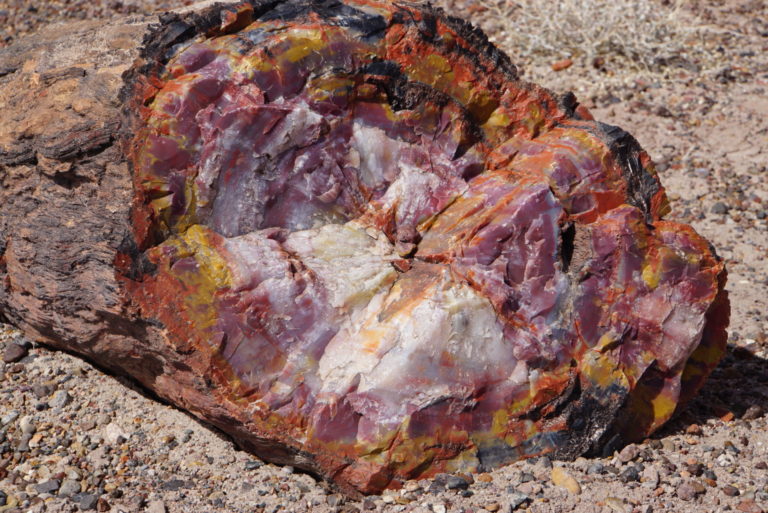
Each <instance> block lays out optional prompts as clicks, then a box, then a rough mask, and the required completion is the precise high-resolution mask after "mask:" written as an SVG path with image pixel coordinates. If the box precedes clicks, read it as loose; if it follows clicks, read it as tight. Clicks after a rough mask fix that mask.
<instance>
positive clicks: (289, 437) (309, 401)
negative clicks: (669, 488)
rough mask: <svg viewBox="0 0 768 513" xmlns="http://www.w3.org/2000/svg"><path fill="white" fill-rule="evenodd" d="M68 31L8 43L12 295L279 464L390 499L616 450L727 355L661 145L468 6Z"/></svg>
mask: <svg viewBox="0 0 768 513" xmlns="http://www.w3.org/2000/svg"><path fill="white" fill-rule="evenodd" d="M56 30H58V31H59V32H53V31H48V32H45V33H43V34H41V35H39V36H37V37H36V38H34V39H28V40H26V41H22V42H20V43H18V44H17V45H15V46H13V47H11V48H10V49H8V50H4V51H3V53H0V69H8V70H12V71H10V72H9V73H8V74H6V75H5V76H3V77H0V107H1V108H2V110H3V112H8V113H11V115H10V121H9V122H8V123H6V124H4V125H3V126H2V127H0V181H2V184H3V188H2V190H0V214H1V215H2V217H0V312H2V314H3V316H4V317H6V318H7V319H8V320H10V321H11V322H13V323H14V324H16V325H18V326H20V327H22V328H23V329H24V330H25V331H26V332H27V334H29V335H30V336H32V337H34V338H37V339H39V340H43V341H46V342H47V343H49V344H51V345H54V346H57V347H64V348H67V349H69V350H72V351H75V352H77V353H79V354H81V355H83V356H85V357H87V358H89V359H91V360H92V361H95V362H97V363H99V364H100V365H102V366H104V367H107V368H109V369H112V370H113V371H116V372H122V373H126V374H129V375H131V376H133V377H134V378H136V379H137V380H139V381H140V382H141V383H142V384H143V385H144V386H146V387H148V388H150V389H152V390H154V391H155V392H156V393H158V394H159V395H160V396H162V397H164V398H166V399H168V400H169V401H171V402H173V403H174V404H177V405H179V406H181V407H183V408H185V409H187V410H189V411H190V412H192V413H194V414H195V415H197V416H199V417H201V418H203V419H205V420H207V421H209V422H211V423H212V424H214V425H216V426H217V427H219V428H221V429H222V430H224V431H225V432H227V433H229V434H231V435H232V436H233V437H234V438H235V439H236V440H237V441H238V442H239V443H240V444H241V445H242V446H244V447H245V448H246V449H248V450H251V451H253V452H254V453H256V454H258V455H259V456H261V457H263V458H265V459H267V460H270V461H273V462H277V463H286V464H291V465H294V466H296V467H298V468H302V469H305V470H308V471H310V472H314V473H316V474H319V475H322V476H324V477H326V478H328V479H331V480H333V481H334V482H336V483H337V484H338V485H339V486H340V487H341V488H342V489H343V490H345V491H346V492H348V493H360V492H362V493H371V492H379V491H380V490H381V489H383V488H385V487H388V486H398V485H399V483H401V482H402V481H404V480H407V479H415V478H420V477H426V476H430V475H435V474H437V473H441V472H452V473H464V472H471V471H484V470H488V469H492V468H495V467H498V466H500V465H503V464H505V463H508V462H511V461H514V460H516V459H520V458H525V457H528V456H532V455H537V454H542V453H551V454H553V455H554V456H557V457H561V458H570V457H575V456H577V455H579V454H582V453H586V452H596V451H598V452H599V451H603V450H612V449H613V448H614V447H616V446H617V445H618V444H621V443H622V442H626V441H631V440H640V439H642V438H644V437H645V436H647V435H648V434H649V433H650V432H652V431H653V430H655V429H656V428H658V427H659V426H660V425H661V424H663V423H664V422H665V421H666V420H667V419H669V417H670V416H671V415H672V414H673V413H674V412H675V411H676V409H677V408H679V406H680V405H681V404H684V403H685V401H687V400H688V399H690V397H691V396H692V395H693V394H694V393H695V392H696V391H697V389H698V388H699V387H700V386H701V384H702V383H703V380H704V379H705V378H706V376H707V375H708V373H709V372H710V371H711V369H712V368H713V367H714V365H715V364H716V363H717V361H718V360H719V358H720V357H721V355H722V352H723V348H724V344H725V327H726V325H727V319H728V303H727V297H726V295H725V292H724V291H723V286H724V283H725V270H724V266H723V263H722V261H721V260H720V259H719V258H718V257H717V256H716V255H715V254H714V252H713V250H712V249H711V247H710V246H709V244H708V243H707V242H706V241H705V240H704V239H702V238H701V237H700V236H699V235H697V234H696V233H695V232H694V231H693V229H691V228H690V227H689V226H686V225H681V224H677V223H673V222H670V221H665V220H663V216H664V215H665V214H666V212H667V209H668V207H667V202H666V198H665V195H664V191H663V188H662V187H661V184H660V183H659V180H658V177H657V175H656V172H655V170H654V167H653V163H652V162H651V161H650V159H649V158H648V156H647V154H646V153H645V152H643V151H642V149H641V148H640V147H639V146H638V144H637V142H636V141H635V140H634V139H633V138H632V137H631V136H630V135H629V134H627V133H626V132H624V131H622V130H621V129H618V128H616V127H612V126H608V125H604V124H601V123H598V122H596V121H594V120H592V118H591V116H590V115H589V113H588V112H587V111H586V110H585V109H583V108H581V107H579V106H578V103H577V102H576V100H575V98H574V97H573V96H572V95H564V96H561V97H557V96H555V95H553V94H552V93H550V92H548V91H546V90H543V89H541V88H539V87H537V86H535V85H532V84H529V83H525V82H522V81H521V80H520V79H519V78H518V76H517V71H516V69H515V67H514V66H513V65H512V64H511V63H510V60H509V58H508V57H507V56H505V55H503V54H501V53H500V52H499V51H498V50H496V49H495V48H494V47H492V46H491V45H490V44H489V43H488V41H487V40H486V39H485V37H484V36H483V35H482V34H481V33H480V32H478V31H477V30H475V29H472V28H471V27H470V26H468V25H467V24H465V23H463V22H461V21H459V20H457V19H454V18H450V17H446V16H445V15H444V14H442V12H440V11H438V10H435V9H432V8H430V7H417V6H414V5H411V4H390V3H384V2H375V1H369V0H347V1H345V2H319V3H307V2H299V1H290V0H288V1H277V2H275V1H270V2H267V1H263V2H254V3H251V4H242V5H237V6H229V7H224V8H222V7H220V6H219V7H213V8H208V9H206V10H204V11H202V12H199V13H190V14H185V15H177V14H169V15H166V16H164V17H163V18H162V19H161V23H160V24H159V25H156V26H152V27H148V26H147V23H146V22H135V21H134V22H130V23H128V22H126V23H124V24H122V25H121V24H115V25H109V26H106V27H102V26H99V25H97V24H81V25H73V26H70V27H67V28H64V29H62V28H59V29H56ZM140 45H141V46H142V48H139V46H140ZM121 74H122V76H121ZM51 120H54V121H53V122H52V121H51Z"/></svg>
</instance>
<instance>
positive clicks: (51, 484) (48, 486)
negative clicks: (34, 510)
mask: <svg viewBox="0 0 768 513" xmlns="http://www.w3.org/2000/svg"><path fill="white" fill-rule="evenodd" d="M59 485H60V483H59V482H58V481H57V480H55V479H49V480H48V481H44V482H42V483H39V484H37V485H35V491H36V492H37V493H53V492H55V491H56V490H58V489H59Z"/></svg>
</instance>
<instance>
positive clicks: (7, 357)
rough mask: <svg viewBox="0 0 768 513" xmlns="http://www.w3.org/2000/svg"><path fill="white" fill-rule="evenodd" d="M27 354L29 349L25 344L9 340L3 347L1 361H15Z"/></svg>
mask: <svg viewBox="0 0 768 513" xmlns="http://www.w3.org/2000/svg"><path fill="white" fill-rule="evenodd" d="M27 354H29V349H28V348H27V346H26V345H19V344H16V343H14V342H11V343H10V344H8V345H7V346H6V347H5V351H3V361H4V362H5V363H16V362H18V361H19V360H21V359H22V358H24V357H25V356H27Z"/></svg>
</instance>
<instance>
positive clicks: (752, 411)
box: [741, 404, 765, 420]
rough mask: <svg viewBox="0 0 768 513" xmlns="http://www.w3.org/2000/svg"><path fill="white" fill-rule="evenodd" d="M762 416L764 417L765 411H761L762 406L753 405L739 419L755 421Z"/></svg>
mask: <svg viewBox="0 0 768 513" xmlns="http://www.w3.org/2000/svg"><path fill="white" fill-rule="evenodd" d="M763 415H765V410H763V408H762V406H759V405H757V404H753V405H752V406H750V407H749V408H747V411H745V412H744V415H742V416H741V418H742V419H744V420H757V419H759V418H760V417H762V416H763Z"/></svg>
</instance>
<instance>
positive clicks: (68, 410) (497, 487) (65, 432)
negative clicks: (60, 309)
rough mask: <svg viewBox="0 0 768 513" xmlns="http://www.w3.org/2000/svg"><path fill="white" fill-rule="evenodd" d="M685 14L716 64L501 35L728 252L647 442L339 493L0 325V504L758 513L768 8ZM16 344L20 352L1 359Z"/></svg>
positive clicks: (73, 9)
mask: <svg viewBox="0 0 768 513" xmlns="http://www.w3.org/2000/svg"><path fill="white" fill-rule="evenodd" d="M181 3H182V2H175V4H174V5H179V4H181ZM440 3H441V4H443V5H447V6H448V7H449V8H450V9H451V10H452V11H453V12H457V13H459V14H462V15H465V16H468V17H470V19H472V20H474V21H475V22H477V23H479V24H480V25H481V26H484V27H486V28H488V29H489V32H490V34H491V36H492V37H496V38H498V39H499V40H503V39H504V38H503V37H501V36H503V33H502V32H501V31H503V30H521V29H523V30H524V29H526V28H524V27H523V28H521V27H519V26H515V24H514V19H509V20H504V19H499V18H498V15H494V13H495V12H498V11H493V10H492V9H489V6H492V5H498V2H489V1H485V2H483V1H479V0H477V1H471V0H467V1H463V2H462V1H444V2H440ZM501 3H503V2H501ZM171 5H172V3H171V2H165V3H164V4H163V6H161V7H164V6H171ZM152 9H153V6H151V5H149V4H147V3H137V2H128V1H126V2H122V3H121V2H106V1H105V2H88V3H85V2H82V1H80V2H78V1H66V0H64V1H60V2H58V3H56V2H20V1H17V0H10V3H7V1H0V46H2V45H4V44H9V43H10V42H12V41H13V40H14V39H15V38H17V37H19V36H20V35H23V34H26V33H30V32H34V30H35V29H36V28H38V27H39V26H41V25H42V24H45V23H47V22H49V21H51V20H56V19H61V18H77V17H81V16H88V17H96V16H99V17H109V16H113V15H115V13H120V12H123V13H124V12H132V13H135V12H148V11H151V10H152ZM81 11H82V12H85V14H80V12H81ZM686 15H688V16H690V17H691V18H690V19H691V20H699V21H701V20H704V21H705V22H706V23H707V24H708V26H709V27H710V29H712V30H710V32H709V34H710V37H712V38H714V39H715V40H713V41H707V44H708V45H709V46H711V47H712V48H713V51H715V52H717V55H716V56H717V59H712V60H710V61H708V64H707V67H699V68H698V69H697V68H696V66H694V67H691V66H688V67H687V68H686V67H679V68H669V69H665V70H662V71H661V72H654V73H650V72H649V73H642V72H638V71H632V70H629V69H626V68H622V67H621V66H616V67H613V68H611V67H608V68H603V69H602V70H599V69H596V68H595V64H596V63H595V62H594V59H593V58H591V57H589V56H575V57H574V58H573V59H572V61H573V62H572V64H571V65H570V66H569V67H566V68H565V69H563V70H561V71H558V72H555V71H553V70H552V67H551V64H552V63H553V62H554V61H553V60H551V59H550V60H547V59H546V58H527V59H526V58H520V59H519V60H518V59H516V58H515V57H514V56H515V51H514V49H513V48H505V50H507V51H508V52H509V53H510V54H511V55H512V56H513V59H515V60H518V61H519V62H522V64H523V66H524V68H525V70H526V72H525V77H526V78H527V79H529V80H535V81H537V82H539V83H541V84H543V85H545V86H547V87H550V88H551V89H553V90H556V91H558V92H564V91H567V90H573V91H574V92H575V93H576V94H577V96H578V97H579V98H580V99H581V100H582V101H583V102H584V103H585V104H586V105H587V106H588V107H590V108H591V109H592V111H593V113H594V114H595V117H596V118H597V119H600V120H602V121H604V122H607V123H611V124H617V125H620V126H622V127H624V128H626V129H628V130H629V131H630V132H631V133H632V134H633V135H635V137H637V139H638V140H639V141H640V142H641V144H642V145H643V146H644V147H645V148H646V149H647V150H648V151H649V153H650V154H651V156H652V157H653V158H654V160H655V161H656V162H657V163H658V164H659V169H660V173H661V176H662V181H663V183H664V185H665V186H666V188H667V190H668V192H669V195H670V198H671V199H672V207H673V214H672V215H671V216H670V217H672V218H675V219H679V220H683V221H685V222H689V223H691V224H693V226H694V227H695V228H696V229H697V230H698V231H699V232H700V233H702V234H704V235H705V236H706V237H708V238H709V239H710V240H711V241H712V243H713V244H714V246H715V247H716V248H717V250H718V252H719V254H720V255H722V256H723V258H725V259H726V261H727V264H728V270H729V283H728V290H729V292H730V297H731V304H732V321H731V326H732V327H731V330H730V340H729V351H728V355H727V356H726V358H725V360H724V361H723V362H722V364H721V365H720V366H719V367H718V369H716V371H715V372H714V374H713V376H712V377H711V379H710V380H709V381H708V383H707V384H706V386H705V387H704V389H703V390H702V392H701V394H700V396H699V397H698V398H697V399H696V400H695V401H694V402H693V403H692V404H691V405H690V406H689V408H688V409H687V410H686V411H685V412H684V413H683V414H682V415H680V416H679V417H678V418H676V419H674V420H673V421H672V422H671V423H669V424H668V425H667V426H666V427H664V428H663V430H662V431H661V432H659V433H657V434H656V435H655V436H654V437H653V438H652V439H650V440H647V441H645V442H644V443H642V444H640V445H636V446H629V447H628V448H625V449H624V450H622V451H621V452H620V453H617V454H614V455H610V456H608V457H605V458H593V459H579V460H577V461H575V462H570V463H560V462H552V461H550V460H549V459H547V458H540V459H538V460H535V461H526V462H520V463H517V464H514V465H511V466H509V467H506V468H503V469H500V470H498V471H495V472H493V473H490V474H481V475H476V476H471V477H470V476H464V477H461V476H454V477H452V478H450V479H444V478H442V479H435V480H429V481H419V482H411V483H407V485H406V487H405V488H404V489H403V490H400V491H393V492H391V493H390V492H388V493H386V494H385V495H383V496H380V497H378V496H377V497H369V498H367V499H365V500H364V501H359V502H349V501H346V500H345V499H344V498H343V497H342V496H340V495H338V494H336V493H334V492H333V490H331V489H328V488H327V487H326V486H325V485H324V484H323V483H319V482H316V481H315V480H314V479H313V478H311V477H310V476H307V475H303V474H299V473H295V472H293V469H291V468H280V467H276V466H274V465H270V464H265V463H263V462H261V461H260V460H258V458H255V457H253V456H252V455H249V454H247V453H244V452H242V451H239V450H238V449H237V448H236V447H235V446H234V445H233V444H232V442H231V441H230V440H228V439H227V438H226V437H224V436H222V435H220V434H218V433H217V432H215V431H213V430H211V429H209V428H208V427H206V426H204V425H201V424H200V423H198V422H197V421H195V420H194V419H193V418H191V417H190V416H188V415H186V414H184V413H183V412H180V411H178V410H176V409H174V408H171V407H169V406H166V405H163V404H161V403H159V402H157V401H155V400H154V399H153V398H151V397H149V396H147V395H145V394H144V392H142V391H140V390H137V389H136V388H135V387H134V386H133V385H132V383H130V382H128V381H126V380H124V379H122V378H115V377H112V376H109V375H106V374H104V373H102V372H100V371H99V370H98V369H94V368H93V367H92V366H91V365H89V364H88V363H86V362H83V361H81V360H79V359H77V358H74V357H72V356H70V355H67V354H64V353H60V352H52V351H50V350H48V349H47V348H45V347H43V346H40V345H38V344H36V343H35V341H27V340H24V339H23V337H22V336H21V335H20V334H19V333H18V332H16V331H15V330H13V329H12V328H11V327H9V326H0V350H2V351H3V353H4V356H6V360H8V362H7V363H0V511H2V512H14V513H15V512H20V511H24V512H26V511H33V512H41V511H51V512H69V511H80V510H98V511H108V510H109V511H123V512H133V511H143V510H146V511H150V512H152V513H161V512H164V511H168V512H173V513H175V512H209V511H210V512H213V511H216V512H253V511H268V512H277V511H296V512H300V511H317V512H331V511H334V512H336V511H345V512H352V511H367V510H371V511H374V510H375V511H387V512H408V511H412V512H430V511H431V512H433V513H441V512H453V511H456V512H460V511H463V512H465V513H468V512H470V511H475V512H482V511H490V512H495V511H502V512H508V511H516V510H517V511H522V510H525V509H527V510H528V511H531V512H542V513H544V512H553V513H554V512H566V511H580V512H595V513H598V512H600V513H602V512H628V513H629V512H633V511H634V512H643V513H646V512H650V511H681V512H684V511H694V510H695V511H701V512H704V511H742V512H759V511H764V510H766V509H768V416H767V415H766V411H768V336H766V333H767V332H768V316H767V315H766V312H767V311H768V265H766V264H765V261H766V258H767V257H768V167H767V166H768V94H767V92H768V25H766V24H765V21H764V20H768V6H766V4H765V2H760V1H757V2H755V1H751V2H750V1H747V0H743V1H742V0H726V1H716V0H709V1H706V2H691V3H690V4H689V5H688V11H687V13H686ZM529 29H535V28H529ZM19 344H20V345H22V346H24V347H25V348H26V349H24V350H20V352H19V354H17V355H11V354H10V353H11V352H13V351H14V350H17V348H16V347H15V346H17V345H19ZM8 356H13V358H8ZM19 358H20V359H19ZM11 360H13V361H11ZM553 468H554V469H555V470H554V471H553ZM557 469H561V470H557Z"/></svg>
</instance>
